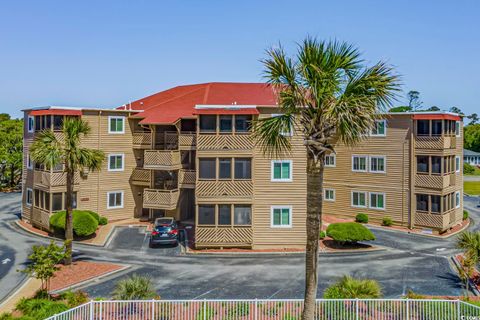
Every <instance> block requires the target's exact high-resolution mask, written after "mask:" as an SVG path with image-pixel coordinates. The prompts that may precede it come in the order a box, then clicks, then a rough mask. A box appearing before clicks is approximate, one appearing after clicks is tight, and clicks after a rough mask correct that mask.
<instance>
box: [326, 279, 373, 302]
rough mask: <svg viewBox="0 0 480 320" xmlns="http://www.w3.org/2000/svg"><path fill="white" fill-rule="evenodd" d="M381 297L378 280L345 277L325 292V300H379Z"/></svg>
mask: <svg viewBox="0 0 480 320" xmlns="http://www.w3.org/2000/svg"><path fill="white" fill-rule="evenodd" d="M381 296H382V290H381V288H380V285H379V284H378V282H377V281H376V280H370V279H355V278H353V277H351V276H343V277H342V278H341V279H340V280H339V281H337V282H336V283H334V284H333V285H331V286H330V287H328V288H327V289H325V291H324V292H323V297H324V298H325V299H355V298H358V299H378V298H380V297H381Z"/></svg>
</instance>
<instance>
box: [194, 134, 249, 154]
mask: <svg viewBox="0 0 480 320" xmlns="http://www.w3.org/2000/svg"><path fill="white" fill-rule="evenodd" d="M253 147H254V143H253V139H252V137H251V135H250V134H247V133H246V134H236V135H232V134H200V135H199V136H198V137H197V150H205V151H225V150H247V151H250V152H251V151H252V149H253Z"/></svg>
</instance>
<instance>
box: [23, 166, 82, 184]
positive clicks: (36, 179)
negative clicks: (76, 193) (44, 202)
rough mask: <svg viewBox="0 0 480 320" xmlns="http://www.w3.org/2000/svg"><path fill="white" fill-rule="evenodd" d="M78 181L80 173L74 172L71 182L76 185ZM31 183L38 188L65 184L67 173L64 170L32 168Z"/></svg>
mask: <svg viewBox="0 0 480 320" xmlns="http://www.w3.org/2000/svg"><path fill="white" fill-rule="evenodd" d="M79 183H80V174H79V173H78V172H76V173H75V175H74V178H73V184H74V185H78V184H79ZM33 184H34V185H35V186H36V187H40V188H42V187H43V188H48V187H61V186H66V185H67V174H66V173H65V172H50V171H43V170H34V171H33Z"/></svg>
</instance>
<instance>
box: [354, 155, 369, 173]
mask: <svg viewBox="0 0 480 320" xmlns="http://www.w3.org/2000/svg"><path fill="white" fill-rule="evenodd" d="M367 162H368V157H367V156H352V171H356V172H367Z"/></svg>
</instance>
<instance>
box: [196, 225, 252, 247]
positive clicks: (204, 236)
mask: <svg viewBox="0 0 480 320" xmlns="http://www.w3.org/2000/svg"><path fill="white" fill-rule="evenodd" d="M252 242H253V230H252V227H251V226H244V227H242V226H225V227H223V226H216V227H206V226H205V227H202V226H197V227H196V228H195V245H196V246H197V247H219V246H220V247H233V246H236V247H251V246H252Z"/></svg>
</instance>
